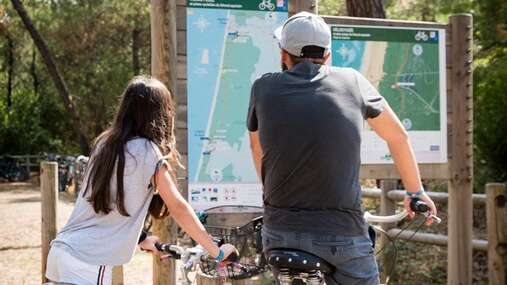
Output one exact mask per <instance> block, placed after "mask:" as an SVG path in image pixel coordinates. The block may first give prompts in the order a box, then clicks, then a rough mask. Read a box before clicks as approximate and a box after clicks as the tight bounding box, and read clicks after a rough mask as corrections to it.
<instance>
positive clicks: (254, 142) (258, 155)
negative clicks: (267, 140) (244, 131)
mask: <svg viewBox="0 0 507 285" xmlns="http://www.w3.org/2000/svg"><path fill="white" fill-rule="evenodd" d="M249 134H250V148H251V149H252V157H253V160H254V164H255V172H257V177H258V178H259V180H262V178H261V168H262V147H261V143H260V140H259V132H258V131H255V132H250V133H249Z"/></svg>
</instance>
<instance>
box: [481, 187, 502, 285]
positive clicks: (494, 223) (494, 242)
mask: <svg viewBox="0 0 507 285" xmlns="http://www.w3.org/2000/svg"><path fill="white" fill-rule="evenodd" d="M486 195H487V204H486V217H487V224H488V242H489V244H488V278H489V284H491V285H493V284H494V285H497V284H507V207H506V200H507V196H506V195H507V192H506V190H505V184H500V183H489V184H486Z"/></svg>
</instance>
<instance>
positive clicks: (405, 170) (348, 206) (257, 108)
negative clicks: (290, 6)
mask: <svg viewBox="0 0 507 285" xmlns="http://www.w3.org/2000/svg"><path fill="white" fill-rule="evenodd" d="M275 36H276V37H277V38H278V40H279V45H280V49H281V51H280V55H281V62H282V68H283V70H284V71H283V72H278V73H268V74H265V75H263V76H262V77H261V78H259V79H257V80H256V81H255V82H254V84H253V86H252V92H251V99H250V106H249V110H248V118H247V121H248V122H247V125H248V129H249V131H250V141H251V147H252V153H253V158H254V162H255V167H256V170H257V173H258V175H259V177H260V179H261V180H262V183H263V186H264V190H263V191H264V195H263V197H264V208H265V213H264V223H265V226H264V229H263V244H264V249H265V250H266V251H267V250H269V249H271V248H279V247H285V248H295V249H300V250H304V251H307V252H310V253H312V254H315V255H317V256H320V257H321V258H324V259H326V260H327V261H328V262H329V263H331V264H332V265H334V266H335V267H336V272H335V274H334V275H333V276H326V283H327V284H328V285H329V284H347V285H350V284H378V282H379V278H378V269H377V264H376V262H375V256H374V252H373V249H372V241H371V240H370V238H369V236H368V233H367V232H368V230H367V229H368V226H367V224H366V223H365V221H364V219H363V211H362V204H361V188H360V185H359V167H360V145H361V133H362V130H363V124H364V120H367V122H368V124H369V125H370V126H371V127H372V129H373V130H374V131H375V132H376V133H377V134H378V135H379V136H380V137H381V138H383V139H384V140H385V141H386V142H387V144H388V146H389V149H390V151H391V155H392V157H393V159H394V162H395V164H396V166H397V168H398V170H399V172H400V175H401V177H402V180H403V184H404V185H405V188H406V189H407V197H406V199H405V201H404V204H405V208H406V209H407V210H408V211H409V214H410V216H412V217H413V215H414V213H413V212H412V211H411V210H410V207H409V201H410V198H412V197H419V198H420V199H421V200H423V201H425V202H426V203H428V205H429V206H430V208H431V211H432V213H433V214H436V208H435V205H434V203H433V201H431V199H430V198H429V197H428V196H427V195H426V194H425V193H424V189H423V188H422V184H421V181H420V176H419V170H418V168H417V164H416V161H415V158H414V154H413V151H412V148H411V146H410V142H409V139H408V137H407V133H406V131H405V130H404V128H403V126H402V124H401V123H400V121H399V120H398V118H397V117H396V115H395V114H394V112H393V111H392V110H391V108H390V107H389V105H388V104H387V102H386V101H385V100H384V99H383V97H382V96H381V95H380V94H379V93H378V92H377V90H376V89H375V88H374V87H373V86H372V85H371V84H370V82H368V80H366V79H365V78H364V77H363V76H362V75H361V74H360V73H359V72H357V71H355V70H353V69H350V68H337V67H330V66H328V65H326V63H327V62H328V60H329V57H330V52H329V49H330V43H331V34H330V29H329V27H328V26H327V25H326V23H325V22H324V20H323V19H322V18H320V17H318V16H316V15H313V14H310V13H307V12H302V13H299V14H296V15H294V16H292V17H291V18H289V19H288V20H287V21H286V22H285V24H284V25H283V27H281V28H280V29H278V30H277V32H275ZM427 223H428V224H430V223H431V220H429V219H428V221H427Z"/></svg>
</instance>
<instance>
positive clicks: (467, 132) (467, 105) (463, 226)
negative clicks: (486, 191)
mask: <svg viewBox="0 0 507 285" xmlns="http://www.w3.org/2000/svg"><path fill="white" fill-rule="evenodd" d="M448 31H449V38H450V49H451V50H450V53H449V58H448V60H449V61H450V69H449V70H448V72H450V76H449V77H448V78H450V82H449V83H448V84H449V88H450V92H449V95H450V96H449V98H448V104H449V108H450V113H451V118H450V123H451V124H450V129H449V132H450V135H449V140H448V142H447V144H448V145H449V176H450V180H449V210H448V211H449V212H448V214H449V226H448V235H449V247H448V251H447V276H448V277H447V278H448V279H447V284H453V285H454V284H463V285H464V284H472V212H473V211H472V209H473V208H472V207H473V204H472V190H473V189H472V187H473V148H472V135H473V131H472V130H473V123H472V122H473V111H472V109H473V98H472V36H473V34H472V16H471V15H469V14H458V15H452V16H450V17H449V29H448Z"/></svg>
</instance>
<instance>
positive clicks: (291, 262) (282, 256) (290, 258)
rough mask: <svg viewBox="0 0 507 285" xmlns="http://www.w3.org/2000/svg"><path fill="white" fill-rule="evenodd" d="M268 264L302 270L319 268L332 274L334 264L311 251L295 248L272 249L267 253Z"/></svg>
mask: <svg viewBox="0 0 507 285" xmlns="http://www.w3.org/2000/svg"><path fill="white" fill-rule="evenodd" d="M267 260H268V264H269V265H271V266H273V267H276V268H288V269H292V270H297V271H301V272H310V271H315V270H318V271H320V272H322V273H323V274H331V273H332V272H333V266H332V265H331V264H329V263H328V262H327V261H325V260H324V259H322V258H320V257H318V256H316V255H313V254H311V253H308V252H305V251H301V250H295V249H283V248H280V249H272V250H270V251H269V252H268V254H267Z"/></svg>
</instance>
